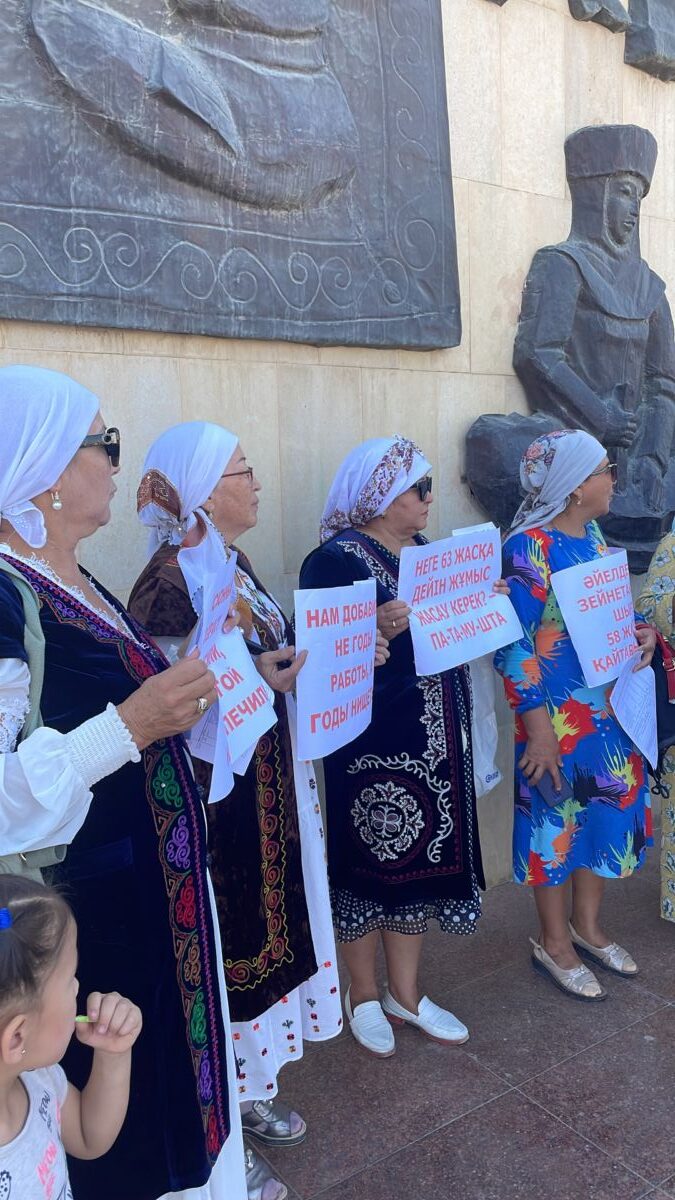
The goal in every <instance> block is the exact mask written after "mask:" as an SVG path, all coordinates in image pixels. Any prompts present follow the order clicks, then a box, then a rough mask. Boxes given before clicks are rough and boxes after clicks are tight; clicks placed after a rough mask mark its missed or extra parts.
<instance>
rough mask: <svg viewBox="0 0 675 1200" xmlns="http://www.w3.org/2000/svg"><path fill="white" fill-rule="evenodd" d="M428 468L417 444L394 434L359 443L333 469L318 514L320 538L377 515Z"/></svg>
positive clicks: (426, 461) (326, 537) (365, 521)
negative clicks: (324, 499)
mask: <svg viewBox="0 0 675 1200" xmlns="http://www.w3.org/2000/svg"><path fill="white" fill-rule="evenodd" d="M430 470H431V463H430V462H429V461H428V459H426V458H425V457H424V455H423V454H422V451H421V450H420V448H419V446H416V445H415V443H414V442H411V441H410V440H409V439H408V438H404V437H401V435H400V434H398V433H397V434H396V435H395V436H394V437H388V438H370V439H369V441H367V442H362V443H361V445H360V446H356V447H355V448H354V449H353V450H351V451H350V453H349V454H348V455H347V457H346V458H345V460H344V462H343V463H342V464H341V466H339V467H338V469H337V474H336V476H335V479H334V480H333V482H332V484H331V489H330V491H329V493H328V499H327V500H326V505H325V508H324V510H323V515H322V517H321V530H320V535H321V541H322V542H325V541H327V540H328V538H331V537H333V536H334V535H335V534H336V533H340V532H341V531H342V530H343V529H353V528H354V527H355V526H358V525H367V523H368V521H372V519H373V517H379V516H381V515H382V513H383V512H384V511H385V509H387V508H389V505H390V504H392V503H393V502H394V500H395V499H396V497H397V496H400V495H401V494H402V493H403V492H405V491H406V490H407V489H408V488H409V487H412V485H413V484H414V483H417V480H418V479H422V478H423V476H424V475H427V474H428V473H429V471H430Z"/></svg>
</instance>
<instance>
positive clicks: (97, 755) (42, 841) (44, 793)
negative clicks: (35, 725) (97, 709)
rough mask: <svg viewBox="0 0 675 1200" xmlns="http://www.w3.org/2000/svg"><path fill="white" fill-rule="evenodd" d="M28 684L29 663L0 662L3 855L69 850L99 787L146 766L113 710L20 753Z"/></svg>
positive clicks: (34, 737) (47, 732)
mask: <svg viewBox="0 0 675 1200" xmlns="http://www.w3.org/2000/svg"><path fill="white" fill-rule="evenodd" d="M29 685H30V673H29V670H28V667H27V666H26V664H25V663H23V662H21V661H20V660H19V659H17V658H5V659H0V855H3V854H17V853H19V852H25V851H27V850H43V849H45V848H46V847H48V846H57V845H63V844H65V845H68V844H69V843H70V842H72V840H73V838H74V837H75V834H76V833H77V832H78V830H79V829H80V828H81V826H82V825H83V823H84V819H85V817H86V815H87V812H88V811H89V804H90V803H91V795H92V794H91V788H92V787H93V785H94V784H95V783H96V782H97V781H98V780H99V779H103V778H104V776H106V775H111V774H112V773H113V772H114V771H117V770H119V768H120V767H122V766H124V764H125V763H127V762H132V761H133V762H138V761H139V760H140V755H139V753H138V750H137V748H136V745H135V743H134V741H133V739H132V737H131V734H130V733H129V730H128V729H127V727H126V725H125V724H124V722H123V721H122V719H121V717H120V716H119V714H118V712H117V709H116V708H115V707H114V706H113V705H112V704H109V705H108V706H107V708H106V710H105V712H102V713H99V714H98V716H95V717H92V718H91V719H90V720H89V721H84V722H83V724H82V725H78V726H77V728H76V729H73V730H72V732H71V733H66V734H63V733H58V732H57V731H56V730H55V729H49V728H47V727H46V726H44V727H42V728H41V729H36V730H35V732H34V733H31V735H30V737H28V738H26V739H25V741H23V742H21V743H20V744H19V746H18V748H17V749H14V747H15V745H16V739H17V737H18V734H19V733H20V731H21V727H22V725H23V722H24V719H25V717H26V714H27V712H28V707H29V706H28V689H29Z"/></svg>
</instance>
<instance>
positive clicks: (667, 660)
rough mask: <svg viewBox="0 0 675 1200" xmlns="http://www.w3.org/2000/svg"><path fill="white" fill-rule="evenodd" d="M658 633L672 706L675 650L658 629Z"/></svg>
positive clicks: (657, 639) (674, 689)
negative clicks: (674, 654) (674, 653)
mask: <svg viewBox="0 0 675 1200" xmlns="http://www.w3.org/2000/svg"><path fill="white" fill-rule="evenodd" d="M655 633H656V644H657V646H658V647H659V649H660V650H661V657H662V659H663V669H664V671H665V672H666V685H667V687H668V701H669V703H670V704H675V658H674V657H673V649H672V646H671V645H670V642H669V641H668V640H667V639H666V638H664V636H663V634H662V633H659V631H658V629H656V630H655Z"/></svg>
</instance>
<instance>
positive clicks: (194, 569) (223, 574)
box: [178, 538, 277, 804]
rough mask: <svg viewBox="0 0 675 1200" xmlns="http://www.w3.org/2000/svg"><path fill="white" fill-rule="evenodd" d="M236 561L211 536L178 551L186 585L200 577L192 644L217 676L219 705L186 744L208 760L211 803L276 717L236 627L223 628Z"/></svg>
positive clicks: (233, 591) (232, 594)
mask: <svg viewBox="0 0 675 1200" xmlns="http://www.w3.org/2000/svg"><path fill="white" fill-rule="evenodd" d="M236 562H237V556H236V554H230V555H229V556H228V555H227V554H226V552H225V548H224V547H223V546H221V545H220V544H219V543H217V542H216V541H215V539H214V538H205V539H204V541H203V542H201V543H200V544H199V546H195V547H193V548H190V549H188V550H181V551H180V552H179V554H178V564H179V566H180V568H181V570H182V571H183V572H184V576H185V579H186V582H187V584H188V587H191V584H192V585H193V586H194V581H195V579H202V580H205V583H204V588H203V595H202V596H201V597H198V602H199V607H200V609H201V612H200V617H199V622H198V625H197V628H196V630H195V634H194V637H193V644H194V645H196V647H197V649H198V650H199V655H200V658H202V659H203V661H204V662H205V663H206V665H207V666H208V667H210V669H211V670H212V671H213V674H214V675H215V677H216V691H217V693H218V703H217V706H216V705H214V706H213V708H212V709H211V710H209V712H207V713H206V714H205V715H204V717H203V718H202V720H201V721H198V722H197V724H196V725H195V727H194V729H193V730H192V732H191V735H190V738H189V744H190V750H191V752H192V753H193V754H194V755H195V756H196V757H197V758H203V759H204V760H205V761H206V762H210V763H212V764H213V773H212V776H211V789H210V792H209V803H211V804H212V803H214V802H215V801H217V800H222V798H223V796H227V794H228V793H229V792H230V791H231V789H232V786H233V779H232V773H233V771H236V772H237V773H238V774H243V772H244V771H245V770H246V767H247V766H248V763H249V762H250V759H251V754H252V752H253V750H254V748H255V745H256V743H257V742H258V740H259V739H260V738H261V737H262V735H263V733H265V732H266V731H267V730H268V729H269V728H270V727H271V726H272V725H273V724H274V722H275V721H276V719H277V718H276V713H275V711H274V705H273V698H274V693H273V692H272V691H271V689H270V688H269V687H268V686H267V684H266V683H265V682H264V680H263V679H262V678H261V677H260V675H259V674H258V671H257V670H256V668H255V665H254V663H253V660H252V658H251V655H250V654H249V652H248V648H247V646H246V643H245V641H244V637H243V634H242V632H241V630H240V629H233V630H231V631H230V632H229V633H224V632H223V627H224V625H225V623H226V621H227V618H228V615H229V611H230V609H231V607H232V605H233V604H234V603H235V600H236V596H237V592H236V585H235V581H234V572H235V567H236ZM193 603H194V599H193Z"/></svg>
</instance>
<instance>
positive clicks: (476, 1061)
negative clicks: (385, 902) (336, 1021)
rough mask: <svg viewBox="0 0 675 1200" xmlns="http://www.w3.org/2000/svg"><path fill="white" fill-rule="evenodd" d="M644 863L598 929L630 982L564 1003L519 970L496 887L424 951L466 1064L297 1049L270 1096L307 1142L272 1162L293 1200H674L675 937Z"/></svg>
mask: <svg viewBox="0 0 675 1200" xmlns="http://www.w3.org/2000/svg"><path fill="white" fill-rule="evenodd" d="M658 892H659V888H658V864H657V856H656V852H655V851H652V852H651V858H650V860H649V862H648V864H647V866H646V868H645V869H644V871H643V872H642V873H641V875H640V876H636V877H635V878H634V879H632V880H625V881H619V882H616V883H614V884H612V885H611V886H609V887H608V889H607V900H606V908H605V914H606V920H605V923H606V925H607V927H608V929H609V930H610V931H611V932H612V934H613V935H614V936H615V937H616V938H617V940H618V941H621V942H623V943H624V944H625V945H627V946H628V947H629V948H630V949H631V951H632V952H633V953H634V954H635V957H636V958H637V959H639V965H640V967H641V973H640V976H639V978H638V979H636V980H631V981H626V980H623V979H620V978H617V977H615V976H613V975H609V974H607V973H605V972H603V973H601V974H602V982H603V983H604V984H605V985H606V987H607V990H608V992H609V997H608V999H607V1000H606V1001H605V1002H604V1003H603V1004H596V1005H593V1004H587V1005H585V1004H580V1003H579V1002H575V1001H572V1000H569V999H567V998H566V997H565V996H564V995H562V994H560V993H559V992H558V991H557V990H556V989H555V988H553V987H552V986H551V985H550V984H548V983H547V981H546V980H545V979H542V978H541V977H540V976H539V975H537V974H536V973H535V972H534V971H533V970H532V968H531V966H530V962H529V953H528V950H529V947H528V940H527V939H528V936H529V935H531V934H533V933H534V932H535V924H534V917H533V904H532V898H531V896H530V895H528V894H527V891H526V889H524V888H519V887H516V886H515V885H513V884H504V885H502V886H500V887H497V888H494V889H492V890H491V891H490V892H489V893H488V895H487V896H486V898H485V905H484V916H483V920H482V923H481V928H480V930H479V932H478V933H477V934H476V935H475V936H474V937H473V938H471V939H460V938H457V939H453V938H452V937H447V936H446V937H443V936H441V935H440V934H439V933H438V932H437V931H434V932H433V933H430V934H429V936H428V939H427V946H426V949H425V956H424V986H425V989H426V990H427V991H428V993H429V994H430V995H431V996H432V998H433V999H435V1000H436V1001H438V1002H440V1003H445V1004H447V1005H448V1006H449V1007H451V1008H452V1009H453V1010H454V1011H455V1012H456V1013H457V1015H458V1016H460V1017H461V1019H462V1020H463V1021H465V1022H466V1023H467V1025H468V1026H469V1028H470V1031H471V1038H470V1041H469V1042H468V1043H467V1044H466V1045H465V1046H464V1047H462V1048H456V1049H448V1048H443V1047H441V1046H437V1045H434V1044H432V1043H431V1042H429V1041H427V1040H426V1039H424V1038H423V1037H422V1036H421V1035H419V1034H418V1033H417V1032H416V1031H415V1030H413V1029H410V1028H405V1029H404V1030H403V1031H402V1032H397V1036H396V1054H395V1055H394V1056H393V1058H390V1059H385V1060H375V1059H372V1058H371V1057H370V1056H369V1055H367V1054H366V1053H365V1052H364V1051H362V1050H361V1049H360V1048H359V1047H358V1046H357V1045H356V1043H355V1042H354V1040H353V1038H352V1037H351V1035H350V1033H349V1032H348V1030H347V1031H345V1032H344V1033H343V1034H342V1036H341V1037H339V1038H337V1039H336V1040H335V1041H333V1042H329V1043H327V1044H324V1045H318V1046H317V1045H314V1046H309V1047H307V1048H306V1052H305V1057H304V1058H303V1060H302V1061H301V1062H298V1063H297V1065H296V1064H294V1065H293V1066H289V1067H286V1068H285V1070H284V1072H283V1074H282V1077H281V1096H282V1097H283V1099H284V1100H286V1101H287V1102H288V1103H291V1104H292V1105H293V1106H295V1107H297V1108H298V1109H299V1111H300V1112H302V1113H303V1115H304V1116H305V1117H306V1119H307V1121H308V1123H309V1125H310V1132H309V1134H308V1137H307V1139H306V1141H305V1142H304V1143H303V1144H302V1145H301V1146H298V1147H295V1148H294V1149H288V1150H278V1151H274V1152H268V1153H267V1158H268V1161H269V1162H270V1164H271V1165H272V1166H273V1168H274V1170H275V1173H276V1174H277V1176H279V1177H280V1178H282V1179H283V1180H284V1182H285V1183H286V1184H287V1186H288V1191H289V1200H309V1198H310V1197H317V1196H321V1197H322V1200H439V1198H441V1200H526V1198H527V1200H540V1198H542V1200H543V1198H546V1200H549V1198H551V1197H552V1198H555V1200H572V1198H574V1200H643V1198H644V1200H646V1198H647V1197H650V1200H668V1198H670V1200H673V1197H675V925H673V924H672V923H667V922H665V921H662V920H661V919H660V918H659V916H658Z"/></svg>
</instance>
